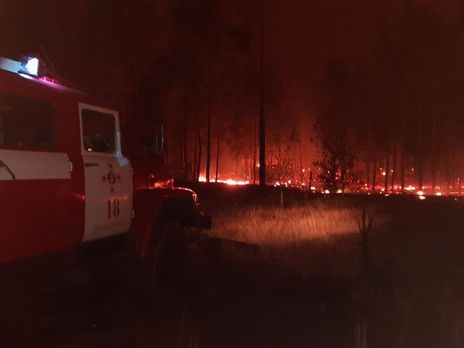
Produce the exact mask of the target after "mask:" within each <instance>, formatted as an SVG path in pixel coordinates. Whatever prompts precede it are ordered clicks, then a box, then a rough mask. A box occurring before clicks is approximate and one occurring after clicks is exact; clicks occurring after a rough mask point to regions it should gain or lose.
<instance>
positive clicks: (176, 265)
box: [150, 221, 186, 287]
mask: <svg viewBox="0 0 464 348" xmlns="http://www.w3.org/2000/svg"><path fill="white" fill-rule="evenodd" d="M153 236H154V241H153V242H154V243H153V246H152V255H151V258H150V259H151V267H150V268H151V270H150V273H151V279H152V281H153V283H154V286H155V287H177V286H179V285H180V283H181V281H182V279H183V276H184V263H185V248H186V240H185V232H184V228H183V226H182V225H181V224H179V223H178V222H175V221H172V222H167V223H164V224H162V225H161V226H158V228H156V231H154V233H153Z"/></svg>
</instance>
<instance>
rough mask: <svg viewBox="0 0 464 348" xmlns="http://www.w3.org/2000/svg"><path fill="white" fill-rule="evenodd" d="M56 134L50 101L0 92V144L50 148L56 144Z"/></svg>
mask: <svg viewBox="0 0 464 348" xmlns="http://www.w3.org/2000/svg"><path fill="white" fill-rule="evenodd" d="M56 134H57V132H56V120H55V117H54V109H53V106H52V105H51V104H50V103H48V102H46V101H43V100H37V99H33V98H29V97H24V96H14V95H9V94H5V93H0V146H7V147H25V148H37V149H50V148H53V147H55V146H56V143H57V141H56V140H57V139H56V138H57V136H56Z"/></svg>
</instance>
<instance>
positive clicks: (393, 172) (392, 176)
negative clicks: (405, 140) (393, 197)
mask: <svg viewBox="0 0 464 348" xmlns="http://www.w3.org/2000/svg"><path fill="white" fill-rule="evenodd" d="M397 154H398V144H397V142H396V141H395V142H394V143H393V163H392V164H393V171H392V175H391V186H390V187H391V190H392V191H394V190H395V181H396V171H397V165H396V162H397Z"/></svg>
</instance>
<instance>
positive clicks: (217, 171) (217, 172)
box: [215, 126, 220, 182]
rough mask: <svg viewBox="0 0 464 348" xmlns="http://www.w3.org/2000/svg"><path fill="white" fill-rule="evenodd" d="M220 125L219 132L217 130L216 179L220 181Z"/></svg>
mask: <svg viewBox="0 0 464 348" xmlns="http://www.w3.org/2000/svg"><path fill="white" fill-rule="evenodd" d="M219 145H220V141H219V126H218V132H217V140H216V177H215V181H216V182H218V177H219Z"/></svg>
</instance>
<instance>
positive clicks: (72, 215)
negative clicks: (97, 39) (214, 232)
mask: <svg viewBox="0 0 464 348" xmlns="http://www.w3.org/2000/svg"><path fill="white" fill-rule="evenodd" d="M40 68H41V63H40V62H39V60H38V59H36V58H24V59H22V60H12V59H7V58H0V263H7V262H11V261H15V260H19V259H24V258H29V257H31V256H34V255H40V254H48V253H51V252H59V251H63V250H67V249H73V248H74V247H76V246H84V245H89V244H92V243H93V242H96V241H99V242H102V241H110V240H115V239H121V240H124V241H125V243H126V245H129V246H130V247H131V248H132V250H133V251H134V253H135V254H136V255H138V256H141V257H145V256H149V255H152V256H153V255H155V258H159V257H160V255H157V253H158V254H159V253H160V250H161V246H162V244H169V243H168V242H167V241H168V240H170V239H171V238H177V237H178V236H179V229H182V226H194V227H198V228H209V227H210V225H211V218H210V217H209V216H207V215H204V214H203V213H202V212H201V211H200V209H199V202H198V198H197V195H196V194H195V193H194V192H193V191H191V190H189V189H184V188H179V187H173V181H172V180H170V179H169V178H167V177H163V176H162V175H161V174H160V172H159V170H158V169H159V168H158V169H157V167H156V166H152V165H151V164H150V159H149V158H148V157H146V158H142V159H138V160H137V159H134V160H133V161H131V160H129V158H127V157H126V156H125V154H124V153H123V152H122V148H121V131H120V120H119V115H118V111H117V110H115V108H113V107H112V106H110V105H107V104H106V103H105V102H102V101H101V100H99V99H97V98H94V97H92V96H90V95H88V94H85V93H82V92H80V91H77V90H75V89H72V88H70V87H67V86H66V85H64V84H62V83H59V82H58V81H56V80H54V79H53V78H50V77H49V76H44V75H43V74H41V73H40ZM158 142H160V140H159V139H158ZM174 235H176V237H174Z"/></svg>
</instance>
